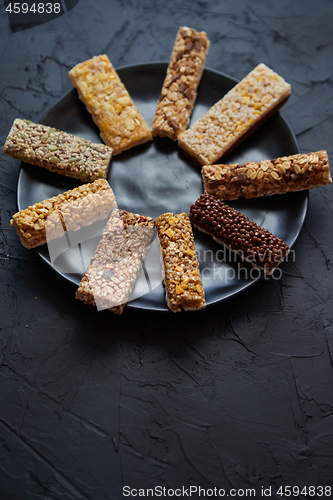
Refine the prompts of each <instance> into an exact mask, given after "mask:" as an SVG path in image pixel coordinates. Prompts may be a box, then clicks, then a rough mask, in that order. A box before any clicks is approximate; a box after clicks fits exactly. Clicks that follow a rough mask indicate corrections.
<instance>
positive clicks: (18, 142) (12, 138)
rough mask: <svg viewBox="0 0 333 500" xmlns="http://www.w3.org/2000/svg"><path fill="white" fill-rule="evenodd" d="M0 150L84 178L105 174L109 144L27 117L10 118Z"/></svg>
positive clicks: (38, 164) (90, 179)
mask: <svg viewBox="0 0 333 500" xmlns="http://www.w3.org/2000/svg"><path fill="white" fill-rule="evenodd" d="M3 152H4V153H5V154H6V155H8V156H11V157H12V158H18V159H20V160H22V161H24V162H25V163H30V164H32V165H37V166H38V167H43V168H46V169H47V170H50V171H51V172H56V173H58V174H61V175H65V176H67V177H73V178H75V179H79V180H81V181H84V182H93V181H94V180H96V179H99V178H105V177H106V175H107V172H108V168H109V164H110V160H111V157H112V148H110V147H109V146H106V145H105V144H94V143H93V142H91V141H89V140H88V139H82V138H81V137H77V136H75V135H72V134H69V133H67V132H62V131H61V130H58V129H55V128H53V127H48V126H47V125H42V124H40V123H33V122H31V121H30V120H21V119H20V118H17V119H16V120H14V123H13V125H12V128H11V130H10V132H9V135H8V137H7V140H6V142H5V145H4V148H3Z"/></svg>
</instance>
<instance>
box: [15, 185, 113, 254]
mask: <svg viewBox="0 0 333 500" xmlns="http://www.w3.org/2000/svg"><path fill="white" fill-rule="evenodd" d="M115 207H116V200H115V197H114V194H113V192H112V189H111V188H110V186H109V183H108V182H107V181H106V180H105V179H98V180H96V181H94V182H93V183H87V184H82V185H81V186H79V187H77V188H74V189H71V190H70V191H66V192H65V193H63V194H59V195H57V196H54V197H53V198H49V199H48V200H43V201H41V202H38V203H35V204H34V205H32V206H30V207H28V208H26V209H25V210H21V211H20V212H17V213H16V214H15V215H13V217H12V219H11V221H10V225H11V226H12V227H14V228H15V229H16V231H17V234H18V235H19V237H20V240H21V243H22V245H23V246H25V247H26V248H35V247H37V246H40V245H44V243H46V242H47V240H51V239H54V238H59V237H61V236H63V234H64V232H66V231H70V230H71V231H77V230H78V229H80V228H81V227H84V226H89V225H90V224H92V223H93V222H95V221H98V220H102V219H105V218H106V217H108V215H109V213H110V212H111V210H113V209H114V208H115Z"/></svg>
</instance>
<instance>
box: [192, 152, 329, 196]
mask: <svg viewBox="0 0 333 500" xmlns="http://www.w3.org/2000/svg"><path fill="white" fill-rule="evenodd" d="M202 179H203V185H204V189H205V193H209V194H213V195H214V196H217V197H218V198H220V199H222V200H236V199H237V198H239V197H241V196H242V197H244V198H257V197H259V196H268V195H273V194H283V193H288V192H290V191H301V190H303V189H310V188H316V187H320V186H325V185H326V184H330V183H331V182H332V178H331V174H330V167H329V163H328V157H327V152H326V151H317V152H315V153H309V154H296V155H292V156H283V157H281V158H277V159H276V160H271V161H267V160H265V161H260V162H258V163H254V162H248V163H242V164H240V163H234V164H230V165H205V166H204V167H202Z"/></svg>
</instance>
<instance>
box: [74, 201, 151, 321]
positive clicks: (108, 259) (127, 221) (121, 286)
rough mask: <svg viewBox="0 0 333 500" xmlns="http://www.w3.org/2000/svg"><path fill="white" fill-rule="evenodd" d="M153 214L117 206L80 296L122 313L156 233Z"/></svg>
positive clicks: (77, 294)
mask: <svg viewBox="0 0 333 500" xmlns="http://www.w3.org/2000/svg"><path fill="white" fill-rule="evenodd" d="M154 228H155V221H154V219H151V218H150V217H145V216H142V215H138V214H133V213H130V212H126V211H125V210H118V209H115V210H113V212H112V213H111V216H110V218H109V221H108V223H107V224H106V226H105V229H104V231H103V235H102V238H101V240H100V242H99V244H98V246H97V248H96V251H95V253H94V256H93V258H92V259H91V262H90V264H89V266H88V268H87V270H86V272H85V274H84V276H83V278H82V280H81V282H80V285H79V287H78V289H77V291H76V298H77V299H78V300H81V301H82V302H84V303H85V304H91V305H95V306H97V308H98V309H110V310H111V311H112V312H114V313H116V314H121V313H122V312H123V310H124V307H125V305H126V303H127V301H128V299H129V296H130V294H131V292H132V289H133V287H134V285H135V282H136V279H137V277H138V274H139V271H140V269H141V267H142V264H143V261H144V259H145V256H146V253H147V251H148V249H149V246H150V243H151V241H152V238H153V235H154Z"/></svg>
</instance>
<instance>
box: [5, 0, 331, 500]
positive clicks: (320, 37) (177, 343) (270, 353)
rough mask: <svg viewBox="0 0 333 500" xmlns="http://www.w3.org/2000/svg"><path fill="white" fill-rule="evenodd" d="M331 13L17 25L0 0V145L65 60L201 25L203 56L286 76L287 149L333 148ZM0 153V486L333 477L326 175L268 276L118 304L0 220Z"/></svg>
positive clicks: (97, 498)
mask: <svg viewBox="0 0 333 500" xmlns="http://www.w3.org/2000/svg"><path fill="white" fill-rule="evenodd" d="M332 16H333V2H332V0H317V1H314V0H293V1H292V2H290V1H287V0H281V1H280V2H272V1H267V2H263V1H259V0H253V1H251V2H246V1H240V0H228V1H219V2H216V0H214V1H213V0H209V1H193V0H191V1H189V0H183V1H179V0H168V1H163V2H162V1H160V0H154V1H153V0H150V1H148V0H145V1H134V0H131V1H125V0H119V1H118V0H112V1H107V0H98V1H88V0H80V2H79V3H78V5H77V6H76V7H75V8H73V9H72V10H71V11H70V12H68V13H66V14H65V15H64V16H62V17H61V18H58V19H55V20H53V21H51V22H49V23H47V24H44V25H41V26H37V27H35V28H32V29H29V30H25V31H20V32H16V33H13V32H12V31H11V28H10V24H9V21H8V18H7V15H6V12H5V7H4V4H3V3H1V4H0V23H1V44H0V51H1V56H0V68H1V69H0V71H1V76H0V96H1V97H0V103H1V107H0V135H1V143H2V144H3V143H4V141H5V137H6V135H7V133H8V131H9V128H10V126H11V123H12V121H13V120H14V118H16V117H17V116H21V117H24V118H29V119H31V120H33V121H38V120H40V118H41V117H42V116H43V114H44V113H45V112H46V110H47V109H48V108H49V107H50V106H52V105H53V104H54V102H55V101H56V100H57V99H58V98H59V97H61V96H62V95H63V94H64V93H65V92H66V91H68V90H69V89H70V88H71V83H70V81H69V79H68V76H67V73H68V70H69V69H70V68H71V67H72V66H74V65H75V64H76V63H78V62H79V61H83V60H85V59H87V58H89V57H91V56H93V55H96V54H100V53H104V52H105V53H107V54H108V55H109V57H110V59H111V60H112V62H113V64H114V65H115V66H116V67H117V66H118V67H119V66H121V65H126V64H134V63H139V62H146V61H160V60H164V61H167V60H168V58H169V55H170V51H171V48H172V45H173V41H174V37H175V34H176V31H177V29H178V27H179V26H181V25H188V26H191V27H195V28H196V29H198V30H205V31H207V33H208V36H209V38H210V40H211V44H212V45H211V50H210V52H209V55H208V60H207V67H209V68H213V69H216V70H220V71H222V72H224V73H227V74H229V75H231V76H233V77H235V78H237V79H241V78H242V77H243V76H244V75H245V74H246V73H247V72H248V71H250V70H251V69H252V68H253V67H254V66H255V65H256V64H257V63H259V62H265V63H266V64H267V65H269V66H270V67H272V68H274V70H275V71H277V72H278V73H280V74H281V75H283V76H284V77H285V78H286V80H287V81H288V82H289V83H290V84H291V86H292V96H291V98H290V100H289V101H288V103H287V104H286V106H285V107H284V108H283V115H284V116H285V118H286V119H287V120H288V122H289V124H290V125H291V127H292V129H293V131H294V132H295V134H296V136H297V139H298V143H299V147H300V149H301V151H302V152H310V151H315V150H319V149H326V150H327V151H328V154H329V155H331V157H332V154H333V150H332V135H333V117H332V104H331V103H332V85H333V65H332V62H333V60H332V59H333V58H332V56H333V37H332V28H331V22H330V21H331V19H332ZM0 162H1V168H0V206H1V212H0V217H1V218H0V268H1V285H0V293H1V319H0V395H1V396H0V398H1V399H0V498H1V500H21V499H23V500H25V499H27V500H32V499H40V498H41V499H45V500H46V499H57V500H60V499H61V500H68V499H89V500H104V499H111V500H114V499H115V500H118V499H121V498H123V497H122V492H121V490H122V486H123V485H130V486H131V487H133V488H140V487H141V488H143V487H154V486H156V485H161V486H167V487H169V488H175V487H181V486H182V485H185V486H189V485H191V484H192V485H198V486H199V485H201V486H202V487H205V488H209V487H212V486H216V487H219V488H226V489H227V490H228V489H229V488H251V487H255V488H256V489H257V491H258V498H259V497H260V496H259V492H260V488H261V486H265V487H267V486H270V485H271V486H272V488H273V491H276V489H277V487H278V486H280V485H282V486H284V485H298V486H305V485H314V486H317V485H323V486H325V485H330V486H333V472H332V461H333V448H332V445H333V415H332V412H333V393H332V386H333V371H332V367H333V362H332V349H333V336H332V333H333V328H332V316H333V313H332V302H331V299H332V281H331V280H332V260H331V252H332V243H333V236H332V235H333V231H332V229H333V204H332V193H333V186H329V187H326V188H323V189H320V190H313V191H312V192H311V193H310V203H309V211H308V215H307V218H306V222H305V226H304V228H303V230H302V233H301V235H300V238H299V240H298V242H297V244H296V246H295V252H296V261H295V262H292V263H287V264H283V266H282V269H283V271H284V274H283V277H282V279H281V280H279V281H276V280H270V281H267V280H264V281H262V282H260V283H259V284H258V285H256V286H255V287H254V288H253V287H252V288H251V289H250V290H249V291H247V292H245V293H243V294H241V295H239V296H238V297H236V298H234V299H232V300H229V301H227V302H225V303H222V304H220V305H216V306H212V307H210V308H208V309H207V310H203V311H200V312H198V313H195V314H178V315H172V314H171V313H170V314H168V313H166V314H163V315H162V317H161V316H160V314H158V313H149V314H148V313H145V312H140V311H135V310H133V309H129V308H128V309H127V310H126V311H125V313H124V314H123V315H122V316H121V317H117V316H115V315H112V314H110V313H108V312H96V311H95V310H94V309H93V308H89V307H85V306H84V305H83V304H80V303H78V302H77V301H75V300H74V299H73V294H74V289H73V287H72V286H69V285H68V283H67V282H65V281H64V280H62V279H61V278H60V277H58V276H57V275H56V274H55V273H54V272H53V271H52V270H51V269H50V268H49V267H47V266H46V265H45V264H44V262H42V261H41V260H40V258H39V257H38V256H37V255H36V254H35V253H34V252H33V251H28V250H26V249H24V248H23V247H22V246H21V244H20V243H19V240H18V238H17V236H16V233H15V231H14V230H13V229H11V228H10V226H9V220H10V217H11V215H12V214H13V213H14V212H15V211H16V182H17V177H18V166H19V165H18V162H17V161H16V160H12V159H10V158H7V157H5V156H4V155H2V156H1V160H0ZM274 497H275V495H274ZM194 498H195V497H194Z"/></svg>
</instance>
